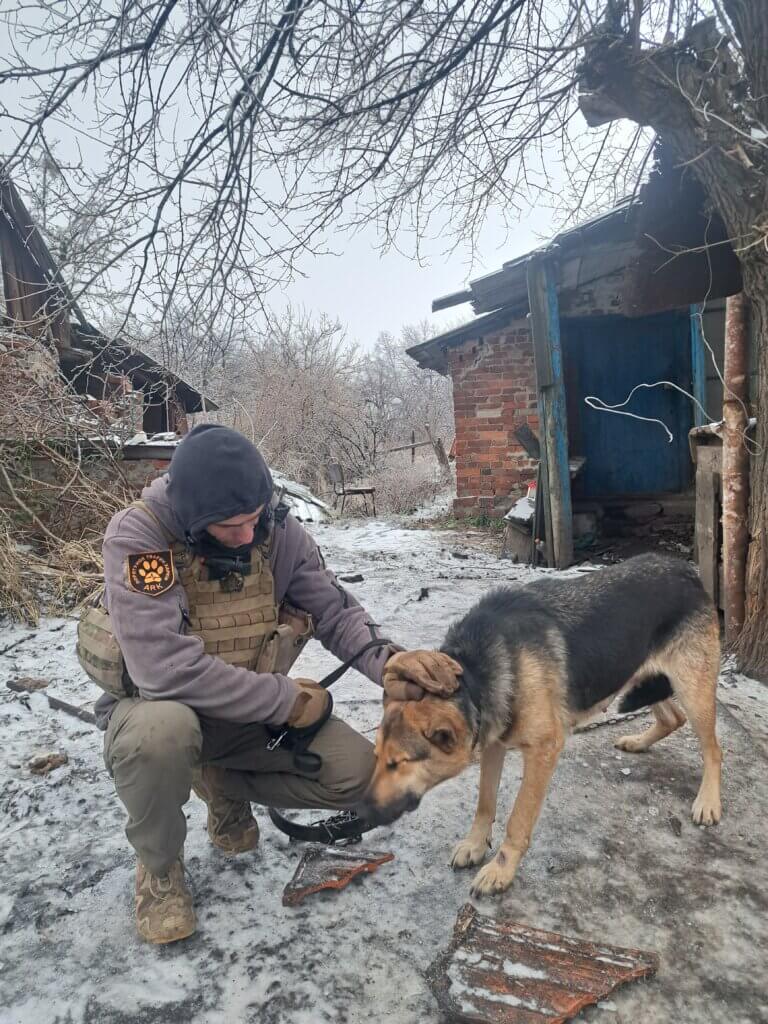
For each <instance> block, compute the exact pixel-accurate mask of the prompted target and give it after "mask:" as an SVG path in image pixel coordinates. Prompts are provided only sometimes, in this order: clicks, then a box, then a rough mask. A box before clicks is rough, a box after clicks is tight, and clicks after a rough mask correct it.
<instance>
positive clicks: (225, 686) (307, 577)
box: [96, 428, 397, 728]
mask: <svg viewBox="0 0 768 1024" xmlns="http://www.w3.org/2000/svg"><path fill="white" fill-rule="evenodd" d="M198 429H199V428H198ZM189 436H191V435H189ZM184 443H185V442H182V444H181V446H180V449H179V451H180V450H181V449H182V448H183V447H184ZM190 447H192V446H190ZM175 458H176V456H174V459H175ZM171 471H173V463H172V465H171ZM199 479H200V486H201V487H207V486H208V485H209V484H210V479H207V478H206V476H205V474H201V476H200V478H199ZM141 497H142V501H144V502H145V503H146V504H147V506H148V507H149V508H150V509H151V510H152V512H153V513H154V514H155V516H157V518H158V519H159V520H160V522H161V523H162V524H163V526H164V527H165V528H166V530H167V531H168V534H170V535H171V536H172V537H174V538H176V539H177V540H179V541H184V540H185V539H189V538H185V533H188V530H185V527H184V525H182V523H181V521H180V519H179V517H178V516H177V515H176V513H175V512H174V507H173V504H172V501H171V497H170V495H169V493H168V475H165V476H162V477H159V478H158V479H156V480H154V481H153V482H152V483H151V484H150V486H149V487H147V488H145V489H144V491H143V493H142V496H141ZM251 511H252V509H251ZM237 514H238V512H230V515H237ZM224 518H228V517H226V516H222V517H221V519H224ZM211 521H213V520H211ZM219 521H221V520H219ZM169 546H170V542H169V539H168V536H167V535H164V534H163V531H162V530H161V528H160V526H159V524H158V523H156V522H154V521H153V520H152V519H151V517H150V516H148V515H147V513H146V512H143V511H141V510H140V509H136V508H127V509H125V510H123V511H121V512H118V513H117V514H116V515H115V516H114V517H113V518H112V520H111V522H110V524H109V526H108V527H107V530H106V533H105V535H104V545H103V553H104V577H105V584H106V592H105V601H106V605H107V608H108V610H109V614H110V619H111V622H112V628H113V629H114V632H115V636H116V637H117V640H118V642H119V644H120V647H121V649H122V652H123V656H124V658H125V663H126V667H127V669H128V673H129V675H130V677H131V680H132V681H133V683H134V685H135V686H136V687H137V689H138V690H139V693H140V695H141V696H142V697H143V698H145V699H146V700H174V701H180V702H181V703H183V704H188V705H189V706H190V707H192V708H194V709H195V710H196V711H199V712H200V713H201V714H204V715H208V716H210V717H212V718H222V719H226V720H227V721H230V722H263V723H266V724H269V725H281V724H283V723H284V722H285V721H286V720H287V718H288V716H289V713H290V711H291V709H292V707H293V703H294V700H295V698H296V695H297V693H298V689H297V687H296V684H295V683H294V682H293V681H292V680H291V679H289V678H288V677H287V676H283V675H277V674H274V675H273V674H267V673H255V672H251V671H249V670H248V669H244V668H239V667H236V666H233V665H228V664H226V663H225V662H223V661H221V660H220V659H219V658H216V657H213V656H211V655H208V654H206V653H205V652H204V650H203V642H202V640H201V639H200V638H199V637H197V636H194V635H192V634H188V633H186V632H185V624H184V613H185V612H186V611H187V610H188V609H187V606H186V600H185V594H184V590H183V588H182V587H181V586H180V585H179V584H178V583H177V584H175V585H174V586H173V587H171V588H170V590H168V591H166V592H165V593H164V594H162V595H160V596H150V595H147V594H143V593H138V592H137V591H135V590H133V589H131V588H130V587H129V586H128V584H127V582H126V566H127V561H128V557H129V555H137V554H143V553H145V552H150V551H164V550H167V549H168V547H169ZM270 564H271V568H272V573H273V576H274V579H275V599H276V601H277V603H278V604H279V603H280V602H282V601H283V600H286V601H288V602H289V603H290V604H292V605H294V606H295V607H297V608H301V609H303V610H304V611H306V612H309V614H310V615H311V616H312V618H313V620H314V623H315V637H316V638H317V639H318V640H319V641H320V643H322V645H323V646H324V647H325V648H327V649H328V650H329V651H330V652H331V653H332V654H334V655H335V656H336V657H337V658H339V659H340V660H342V661H346V660H347V658H350V657H352V656H353V655H354V654H355V653H356V652H357V651H359V650H360V648H361V647H363V646H364V645H365V644H366V643H368V641H369V640H371V638H372V637H374V636H378V635H379V632H378V630H377V629H376V627H375V626H374V625H373V624H372V622H371V620H370V618H369V616H368V615H367V613H366V612H365V610H364V609H363V608H362V607H361V605H360V604H359V603H358V602H357V601H356V600H355V598H354V597H352V596H351V595H350V594H348V593H346V591H345V590H344V589H343V588H342V587H341V586H340V585H339V583H337V581H336V579H335V577H334V575H333V573H331V572H330V571H329V570H327V569H326V568H325V564H324V562H323V559H322V556H321V554H320V551H319V549H318V547H317V545H316V544H315V542H314V541H313V539H312V537H311V536H310V535H309V533H308V532H307V531H306V530H305V529H304V527H303V526H302V525H301V524H300V523H299V522H297V520H295V519H294V518H293V517H292V516H291V515H290V514H289V515H287V516H286V517H285V519H284V520H283V521H282V522H280V523H275V525H274V540H273V544H272V551H271V559H270ZM395 650H397V648H396V646H394V645H393V647H392V648H388V647H384V648H375V649H373V650H371V651H368V652H367V653H366V654H364V655H362V656H361V657H360V659H359V661H358V662H357V663H356V665H355V667H356V668H358V669H359V670H360V671H361V672H363V673H364V674H365V675H367V676H368V678H369V679H371V680H372V681H373V682H375V683H378V684H379V685H381V678H382V674H383V671H384V664H385V662H386V661H387V659H388V658H389V656H390V655H391V654H393V653H394V651H395ZM114 704H115V702H114V701H113V700H112V698H111V697H109V696H107V695H104V696H103V697H101V699H100V700H99V701H98V702H97V705H96V713H97V718H98V721H99V725H100V727H101V728H106V724H107V722H108V720H109V715H110V714H111V712H112V709H113V707H114Z"/></svg>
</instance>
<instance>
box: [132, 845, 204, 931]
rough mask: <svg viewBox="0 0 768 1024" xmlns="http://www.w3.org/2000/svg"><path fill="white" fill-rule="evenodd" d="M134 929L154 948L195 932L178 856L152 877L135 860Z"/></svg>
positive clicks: (181, 864) (190, 896)
mask: <svg viewBox="0 0 768 1024" xmlns="http://www.w3.org/2000/svg"><path fill="white" fill-rule="evenodd" d="M136 927H137V928H138V931H139V935H140V936H141V937H142V939H146V941H147V942H154V943H156V944H157V945H161V944H162V943H166V942H177V941H178V940H179V939H186V938H188V937H189V936H190V935H192V934H193V933H194V931H195V929H196V927H197V921H196V919H195V911H194V909H193V907H192V895H191V893H190V891H189V889H188V888H187V885H186V882H185V880H184V861H183V860H182V859H181V857H179V859H178V860H176V861H174V862H173V864H172V865H171V867H170V869H169V871H168V874H167V875H163V876H160V875H153V874H152V873H151V872H150V871H148V870H147V868H145V867H144V865H143V864H142V863H141V861H140V860H139V861H136Z"/></svg>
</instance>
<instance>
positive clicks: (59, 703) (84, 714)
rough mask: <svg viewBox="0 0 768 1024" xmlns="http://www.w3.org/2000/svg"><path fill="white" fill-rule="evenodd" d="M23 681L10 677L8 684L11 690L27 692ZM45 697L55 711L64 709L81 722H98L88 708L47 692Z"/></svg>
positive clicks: (66, 713)
mask: <svg viewBox="0 0 768 1024" xmlns="http://www.w3.org/2000/svg"><path fill="white" fill-rule="evenodd" d="M21 683H22V680H19V679H9V680H8V682H7V683H6V686H7V687H8V689H9V690H13V692H14V693H27V692H28V690H27V688H26V687H25V686H22V685H21ZM45 698H46V700H47V701H48V706H49V707H50V708H51V709H52V710H53V711H63V712H64V714H65V715H71V716H72V717H73V718H79V719H80V721H81V722H87V723H88V724H89V725H95V724H96V716H95V715H94V713H93V712H92V711H89V710H88V709H87V708H79V707H77V706H76V705H75V704H70V703H69V702H68V701H66V700H60V699H59V698H58V697H52V696H51V695H50V694H45Z"/></svg>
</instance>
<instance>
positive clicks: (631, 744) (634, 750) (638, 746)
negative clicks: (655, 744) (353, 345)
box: [613, 734, 648, 754]
mask: <svg viewBox="0 0 768 1024" xmlns="http://www.w3.org/2000/svg"><path fill="white" fill-rule="evenodd" d="M613 745H614V747H616V749H617V750H626V751H627V753H628V754H642V753H643V751H645V750H647V749H648V745H647V743H646V742H645V738H644V737H643V735H642V734H638V735H637V736H622V737H621V739H618V740H616V742H615V743H614V744H613Z"/></svg>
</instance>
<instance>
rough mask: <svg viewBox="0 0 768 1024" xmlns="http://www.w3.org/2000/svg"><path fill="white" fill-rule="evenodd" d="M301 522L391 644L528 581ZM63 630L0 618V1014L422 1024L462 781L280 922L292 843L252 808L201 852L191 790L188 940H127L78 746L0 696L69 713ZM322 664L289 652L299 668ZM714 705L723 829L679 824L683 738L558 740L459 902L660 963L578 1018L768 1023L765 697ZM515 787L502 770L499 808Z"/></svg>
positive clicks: (46, 720)
mask: <svg viewBox="0 0 768 1024" xmlns="http://www.w3.org/2000/svg"><path fill="white" fill-rule="evenodd" d="M313 532H314V534H315V536H316V537H317V539H318V541H319V543H320V545H321V546H322V548H323V551H324V554H325V556H326V560H327V562H328V564H329V565H330V566H332V567H333V568H334V569H335V571H336V572H337V573H338V574H339V575H340V576H346V575H353V574H362V575H363V577H364V579H363V581H362V582H360V583H350V584H347V586H348V587H349V589H350V590H351V591H352V592H354V593H355V594H356V595H357V596H358V597H359V598H360V599H361V600H362V601H363V603H364V604H365V605H366V607H367V608H368V609H369V610H370V611H371V613H372V614H373V615H374V617H375V618H376V621H378V622H379V623H381V625H382V626H383V627H384V628H385V629H386V631H387V632H388V633H389V634H390V635H391V636H392V637H393V638H394V639H397V640H398V641H400V642H401V643H402V644H404V645H406V646H411V645H420V646H432V645H435V644H438V643H439V642H440V640H441V639H442V637H443V634H444V632H445V629H446V627H447V625H448V623H449V622H450V621H451V620H452V619H453V618H454V617H456V616H458V615H460V614H462V613H463V612H464V611H466V610H467V609H468V608H469V607H470V605H471V604H472V603H473V602H474V601H475V600H476V599H477V598H478V597H479V596H480V595H481V594H482V593H484V592H485V591H486V590H487V589H488V588H489V587H490V586H493V585H495V584H497V583H501V582H525V581H527V580H529V579H532V578H533V577H534V576H535V573H534V572H533V571H532V570H530V569H529V568H525V567H518V566H514V565H512V564H510V563H509V562H503V561H498V560H497V559H496V557H495V553H494V552H493V551H492V550H489V549H488V548H489V546H488V545H484V544H483V543H480V542H478V541H477V538H476V537H469V538H465V537H464V536H463V535H462V534H460V533H457V532H453V531H451V532H449V531H440V530H432V531H429V530H424V529H417V530H412V529H406V528H404V527H403V526H402V524H398V523H387V522H381V521H372V520H367V521H366V520H363V521H361V520H356V521H352V522H349V523H347V524H345V523H336V524H334V525H326V526H317V527H313ZM456 554H458V555H464V556H466V557H463V558H462V557H456ZM74 631H75V625H74V622H73V621H72V620H46V621H44V622H43V623H42V624H41V626H40V628H39V629H38V630H36V631H34V630H30V629H28V628H23V627H9V626H6V627H4V628H3V627H0V744H1V747H0V749H1V750H2V758H1V759H0V785H1V787H2V788H1V789H0V868H1V869H2V886H0V1024H40V1022H46V1024H127V1022H140V1024H154V1022H157V1024H160V1022H162V1024H177V1022H178V1024H182V1022H184V1024H187V1022H190V1024H251V1022H253V1024H256V1022H259V1024H278V1022H279V1024H324V1022H340V1024H363V1022H365V1024H385V1022H386V1024H416V1022H417V1021H418V1022H419V1024H437V1021H438V1020H439V1015H438V1012H437V1009H436V1006H435V1003H434V1001H433V999H432V996H431V994H430V992H429V990H428V988H427V986H426V983H425V981H424V972H425V970H426V968H427V967H428V965H429V964H430V963H431V962H432V960H433V959H434V958H435V956H436V955H437V953H438V952H439V951H440V950H442V949H443V948H444V947H445V946H446V945H447V943H448V941H449V939H450V936H451V932H452V928H453V922H454V920H455V918H456V915H457V913H458V911H459V909H460V908H461V906H462V905H463V904H464V903H465V902H466V900H467V894H468V887H469V881H470V878H471V875H469V874H467V873H453V872H451V870H450V869H449V868H448V866H447V859H448V854H449V851H450V848H451V846H452V844H453V843H454V842H455V841H456V840H457V839H459V838H461V836H462V834H463V832H464V831H465V830H466V827H467V825H468V822H469V820H470V818H471V815H472V811H473V806H474V800H475V794H476V784H477V777H476V771H477V770H476V769H472V770H470V771H469V772H468V773H467V774H466V775H465V776H464V777H463V778H461V779H457V780H453V781H452V782H450V783H447V784H446V785H445V786H443V787H441V788H440V789H438V790H436V791H435V792H434V793H432V794H431V795H430V796H429V797H428V798H427V799H426V800H425V801H424V804H423V805H422V808H421V809H420V810H419V811H418V812H417V813H416V814H415V815H413V816H411V817H408V818H406V819H403V820H402V821H400V822H398V823H396V824H395V825H394V826H393V827H391V828H386V829H380V830H378V831H376V832H373V833H371V834H370V835H369V836H367V837H366V845H368V846H369V847H371V848H373V849H376V850H391V851H392V852H394V853H395V860H394V861H393V862H392V863H390V864H387V865H385V866H384V867H382V868H381V869H380V870H379V871H378V872H377V873H376V874H374V875H372V876H369V877H366V878H364V879H362V880H361V881H359V882H357V883H355V884H353V885H352V886H350V887H349V888H348V889H346V890H345V891H343V892H340V893H334V894H327V895H326V894H323V895H320V896H316V897H311V898H310V899H308V900H307V901H306V902H305V903H304V904H302V905H301V906H300V907H298V908H296V909H286V908H284V907H282V906H281V902H280V899H281V893H282V889H283V886H284V885H285V883H286V882H287V881H288V880H289V879H290V878H291V876H292V874H293V871H294V869H295V866H296V864H297V862H298V860H299V857H300V855H301V848H300V847H298V846H293V845H291V844H290V843H289V842H288V840H287V839H286V838H285V837H284V836H282V835H281V834H280V833H278V832H276V831H275V829H274V828H273V827H272V825H271V823H270V822H269V820H268V818H267V817H266V814H265V812H263V811H262V810H261V809H258V810H257V814H258V817H259V821H260V824H261V826H262V842H261V846H260V849H259V850H258V851H257V852H255V853H253V854H247V855H245V856H243V857H240V858H236V859H233V860H227V859H226V858H224V857H223V856H222V855H221V854H219V853H218V852H217V851H216V850H215V849H214V848H213V847H212V846H211V845H210V843H209V842H208V839H207V836H206V833H205V827H204V825H205V816H204V808H203V805H202V804H201V803H200V802H199V801H197V800H195V799H194V798H193V799H192V800H191V801H190V803H189V804H188V807H187V810H188V817H189V836H188V840H187V847H186V858H187V865H188V869H189V874H190V878H191V885H192V887H193V890H194V892H195V894H196V906H197V910H198V919H199V931H198V933H197V934H196V935H195V936H194V937H193V938H192V939H190V940H189V941H187V942H184V943H179V944H175V945H173V946H168V947H161V948H156V947H150V946H147V945H145V944H143V943H142V942H140V940H139V939H138V937H137V936H136V934H135V930H134V926H133V910H132V886H133V873H134V859H133V856H132V851H131V849H130V847H129V846H128V843H127V841H126V839H125V837H124V835H123V819H124V815H123V811H122V808H121V806H120V805H119V803H118V801H117V799H116V797H115V795H114V791H113V789H112V786H111V783H110V780H109V778H108V776H107V774H106V771H105V769H104V766H103V762H102V759H101V734H99V733H97V732H96V731H95V730H94V729H93V728H92V727H90V726H88V725H86V724H82V723H80V722H78V721H77V720H75V719H73V718H69V717H67V716H65V715H63V714H60V713H58V712H55V711H51V710H50V708H49V707H48V704H47V701H46V698H45V696H44V695H43V694H32V695H24V696H22V695H17V694H13V693H11V692H9V691H8V690H7V689H6V688H5V685H4V683H5V682H6V681H7V680H9V679H13V678H17V677H20V676H42V677H45V678H48V679H51V680H52V682H51V685H50V687H49V690H48V691H47V692H49V693H52V694H55V695H56V696H59V697H61V698H63V699H65V700H68V701H70V702H71V703H75V704H82V705H84V706H89V705H90V703H91V702H92V700H93V699H94V697H95V691H94V689H93V687H91V685H90V684H89V683H88V682H87V681H86V680H85V678H84V677H83V676H82V675H81V673H80V670H79V668H78V666H77V663H76V661H75V658H74V654H73V640H74ZM17 641H18V642H17ZM334 665H335V661H334V659H333V658H332V657H331V656H330V655H328V654H327V653H325V652H324V651H323V650H322V649H319V648H318V647H317V646H316V645H311V647H310V650H308V651H307V652H306V653H305V655H304V656H303V658H302V662H301V665H300V668H301V675H303V676H315V677H320V676H322V675H323V674H325V673H326V672H327V671H329V670H330V669H331V668H332V667H333V666H334ZM334 695H335V699H336V703H337V708H338V710H339V713H340V714H342V715H343V716H345V717H346V718H348V720H349V721H351V722H352V723H353V724H354V725H355V726H356V727H358V728H359V729H361V730H363V731H365V732H367V733H368V734H370V735H372V734H373V731H374V730H375V727H376V723H377V721H378V718H379V710H380V709H379V691H378V690H377V688H376V687H374V686H373V685H372V684H370V683H369V682H368V681H367V680H365V679H364V678H363V677H361V676H359V675H358V674H356V673H354V672H350V673H349V674H348V675H347V676H346V677H345V678H344V679H343V680H342V681H341V682H340V683H338V684H337V685H336V687H335V690H334ZM723 702H724V704H725V705H726V706H724V707H723V708H722V710H721V714H720V725H719V731H720V736H721V740H722V742H723V745H724V747H725V753H726V762H725V780H724V782H725V786H724V797H725V811H726V817H725V818H724V821H723V823H722V824H721V826H720V827H719V828H718V829H712V830H699V829H696V828H694V827H693V826H692V825H691V824H690V822H689V819H688V810H689V806H690V803H691V801H692V799H693V797H694V795H695V792H696V789H697V786H698V779H699V771H700V760H699V756H698V752H697V749H696V745H695V742H694V739H693V737H692V735H691V733H690V730H688V729H685V730H682V731H681V732H680V733H678V734H676V735H675V736H674V737H672V738H670V739H669V740H668V741H666V742H665V743H663V744H660V745H659V746H658V747H657V748H655V749H654V751H653V752H652V753H650V754H648V755H645V756H641V757H633V756H632V755H629V754H620V753H618V752H617V751H615V750H614V749H613V748H612V746H611V743H612V741H613V740H614V739H615V738H617V736H618V735H621V734H622V733H623V732H626V731H627V726H609V727H606V728H603V729H597V730H595V731H591V732H587V733H582V734H580V735H577V736H575V737H573V738H572V739H571V741H570V743H569V746H568V748H567V750H566V753H565V755H564V757H563V759H562V761H561V764H560V766H559V767H558V770H557V773H556V776H555V780H554V782H553V785H552V788H551V791H550V795H549V798H548V800H547V803H546V805H545V808H544V812H543V814H542V818H541V821H540V824H539V827H538V829H537V831H536V833H535V836H534V840H533V843H532V846H531V849H530V851H529V854H528V856H527V858H526V859H525V861H524V862H523V866H522V868H521V870H520V872H519V874H518V878H517V881H516V883H515V886H514V887H513V889H512V890H510V891H509V892H508V893H506V894H505V895H504V897H503V898H502V899H500V900H498V901H497V902H495V903H484V904H482V906H483V907H484V909H485V911H486V912H491V913H494V914H500V915H504V916H507V917H510V918H512V919H515V920H519V921H523V922H526V923H528V924H530V925H532V926H535V927H540V928H550V929H552V930H556V931H563V932H565V933H566V934H569V933H570V934H574V935H577V936H580V937H583V938H587V939H595V940H596V941H600V942H609V943H615V944H619V945H626V946H634V947H640V948H647V949H651V950H655V951H657V952H658V953H659V954H660V955H661V958H662V967H661V971H660V973H659V975H658V977H657V978H656V979H655V980H653V981H651V982H648V983H644V984H640V985H635V986H630V987H627V988H625V989H623V990H621V991H619V992H617V993H616V994H615V995H614V996H613V997H612V998H611V1001H610V1002H609V1003H607V1004H605V1005H604V1007H603V1008H602V1009H593V1010H589V1011H586V1012H585V1013H584V1014H583V1015H582V1016H583V1019H585V1020H593V1021H601V1022H608V1024H614V1022H615V1024H622V1022H623V1024H629V1022H630V1021H637V1020H646V1021H654V1022H655V1021H658V1022H662V1021H673V1020H674V1021H675V1022H676V1024H688V1022H690V1024H693V1022H704V1021H706V1022H719V1021H726V1020H727V1021H728V1022H729V1024H754V1022H765V1021H768V995H766V981H765V978H766V973H765V964H766V963H767V962H768V949H767V948H766V937H765V936H766V929H765V915H766V913H767V912H768V862H767V861H766V856H765V837H766V832H765V820H766V815H768V782H767V781H766V780H767V779H768V774H767V773H766V753H767V752H768V745H767V744H766V740H765V737H766V725H767V723H768V702H766V699H765V692H764V690H763V689H762V688H761V687H759V686H757V684H752V683H749V681H746V680H743V679H741V678H740V677H738V676H736V675H735V674H734V673H732V672H730V673H726V675H725V676H724V680H723ZM637 725H638V723H637V722H633V723H632V724H631V726H630V729H631V728H632V727H633V726H637ZM639 725H640V727H643V721H642V719H641V720H640V722H639ZM51 749H54V750H61V751H64V752H65V753H67V755H68V756H69V763H68V764H67V765H66V766H65V767H63V768H59V769H58V770H56V771H54V772H53V773H52V774H51V775H49V776H47V777H37V776H34V775H32V774H31V773H30V771H29V769H28V768H27V767H26V765H27V762H28V760H29V758H30V757H31V756H32V755H34V754H36V753H39V752H42V751H46V750H51ZM519 776H520V772H519V763H518V760H517V758H515V757H513V756H510V757H509V759H508V764H507V767H506V769H505V776H504V782H503V783H502V800H501V809H502V813H504V812H506V810H507V809H508V806H509V804H510V803H511V800H512V796H513V793H514V787H515V784H516V781H517V780H518V779H519Z"/></svg>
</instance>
